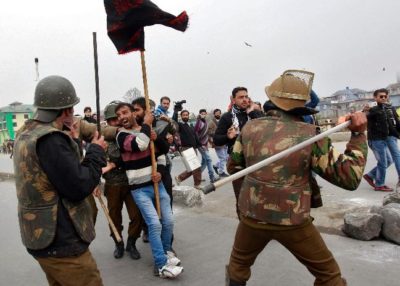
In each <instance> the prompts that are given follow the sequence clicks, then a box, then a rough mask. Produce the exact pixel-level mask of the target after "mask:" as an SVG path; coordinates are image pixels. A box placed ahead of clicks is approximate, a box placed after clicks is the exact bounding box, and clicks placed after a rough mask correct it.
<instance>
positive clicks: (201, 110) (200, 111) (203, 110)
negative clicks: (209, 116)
mask: <svg viewBox="0 0 400 286" xmlns="http://www.w3.org/2000/svg"><path fill="white" fill-rule="evenodd" d="M202 112H205V113H207V110H205V109H204V108H202V109H200V110H199V113H202Z"/></svg>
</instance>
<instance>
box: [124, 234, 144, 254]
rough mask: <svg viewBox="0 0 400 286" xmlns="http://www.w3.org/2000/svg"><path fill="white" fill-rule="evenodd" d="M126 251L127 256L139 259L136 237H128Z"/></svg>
mask: <svg viewBox="0 0 400 286" xmlns="http://www.w3.org/2000/svg"><path fill="white" fill-rule="evenodd" d="M126 251H127V252H129V256H130V257H131V258H132V259H134V260H138V259H140V257H141V256H140V253H139V251H138V250H137V248H136V238H134V237H128V241H127V242H126Z"/></svg>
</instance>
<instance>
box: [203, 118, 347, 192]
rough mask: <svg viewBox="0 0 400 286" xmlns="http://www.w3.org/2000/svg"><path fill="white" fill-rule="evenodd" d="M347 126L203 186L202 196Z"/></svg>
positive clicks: (324, 133)
mask: <svg viewBox="0 0 400 286" xmlns="http://www.w3.org/2000/svg"><path fill="white" fill-rule="evenodd" d="M349 125H350V120H349V121H346V122H343V123H342V124H339V125H337V126H335V127H333V128H331V129H329V130H327V131H325V132H322V133H321V134H318V135H316V136H314V137H312V138H310V139H307V140H305V141H303V142H301V143H300V144H297V145H295V146H292V147H290V148H289V149H286V150H283V151H282V152H279V153H277V154H275V155H273V156H271V157H269V158H267V159H264V160H262V161H260V162H258V163H257V164H254V165H252V166H250V167H247V168H246V169H243V170H241V171H239V172H237V173H235V174H233V175H231V176H229V177H226V178H223V179H221V180H218V181H217V182H215V183H213V184H209V185H207V186H204V188H203V189H202V191H203V193H204V194H208V193H210V192H212V191H215V189H216V188H219V187H221V186H223V185H225V184H226V183H229V182H232V181H234V180H237V179H239V178H241V177H244V176H246V175H247V174H250V173H252V172H254V171H257V170H258V169H260V168H262V167H265V166H267V165H269V164H271V163H273V162H275V161H277V160H279V159H282V158H284V157H286V156H288V155H290V154H292V153H294V152H296V151H298V150H301V149H303V148H304V147H306V146H308V145H310V144H312V143H314V142H317V141H319V140H321V139H322V138H324V137H327V136H328V135H330V134H332V133H335V132H336V131H339V130H341V129H343V128H346V127H348V126H349Z"/></svg>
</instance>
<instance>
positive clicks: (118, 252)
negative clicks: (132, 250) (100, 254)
mask: <svg viewBox="0 0 400 286" xmlns="http://www.w3.org/2000/svg"><path fill="white" fill-rule="evenodd" d="M122 256H124V242H123V241H120V242H118V243H116V244H115V250H114V258H116V259H120V258H122Z"/></svg>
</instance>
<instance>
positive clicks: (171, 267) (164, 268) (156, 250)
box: [115, 103, 183, 278]
mask: <svg viewBox="0 0 400 286" xmlns="http://www.w3.org/2000/svg"><path fill="white" fill-rule="evenodd" d="M115 113H116V114H117V116H118V120H119V122H120V124H121V126H122V127H123V128H122V129H121V130H120V131H119V132H118V134H117V137H116V139H117V144H118V146H119V148H120V150H121V158H122V161H123V165H124V167H125V170H126V174H127V176H128V181H129V185H130V186H131V194H132V196H133V199H134V200H135V202H136V205H137V206H138V208H139V210H140V212H141V213H142V216H143V218H144V220H145V222H146V224H147V226H148V228H149V241H150V246H151V250H152V254H153V258H154V261H155V264H156V266H157V268H158V270H159V275H160V277H162V278H175V277H176V276H178V275H179V274H181V273H182V271H183V268H182V267H180V266H179V265H180V264H181V262H180V260H179V259H178V258H177V257H176V256H175V255H174V253H173V252H172V251H171V239H172V233H173V225H174V224H173V220H172V210H171V206H170V198H169V196H168V194H167V192H166V190H165V188H164V185H163V184H162V182H161V175H160V173H159V172H155V173H152V169H151V156H150V148H149V146H150V140H153V141H154V145H155V152H156V156H157V155H158V154H164V153H166V152H167V151H168V148H169V145H168V143H167V142H166V141H165V139H164V138H162V137H160V138H158V137H157V135H156V133H155V132H154V131H152V130H151V125H152V122H153V119H154V118H153V115H152V114H151V112H150V111H149V110H147V111H146V114H145V116H144V119H143V123H142V124H141V125H139V124H138V123H137V121H136V119H135V115H134V108H133V106H132V105H131V104H128V103H120V104H119V105H118V106H117V107H116V109H115ZM154 183H157V184H158V189H159V194H160V209H161V219H160V218H159V217H158V215H157V211H156V209H155V207H154V203H153V202H154V199H155V196H154V188H153V184H154Z"/></svg>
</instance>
